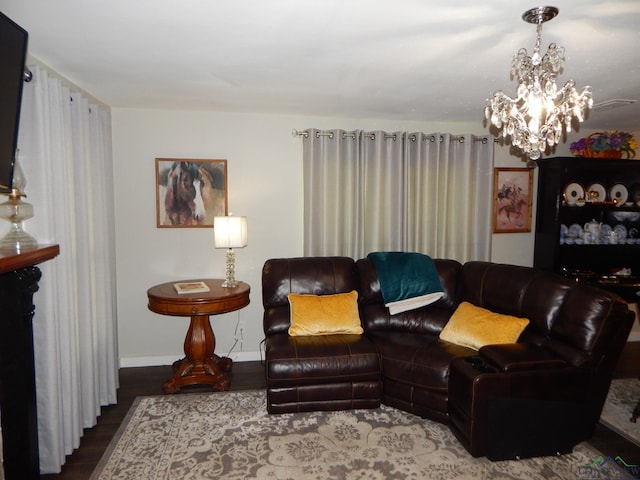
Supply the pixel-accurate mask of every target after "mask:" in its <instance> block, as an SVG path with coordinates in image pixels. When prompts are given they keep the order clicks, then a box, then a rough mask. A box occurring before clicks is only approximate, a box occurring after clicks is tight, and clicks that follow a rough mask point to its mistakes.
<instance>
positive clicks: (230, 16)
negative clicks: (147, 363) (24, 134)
mask: <svg viewBox="0 0 640 480" xmlns="http://www.w3.org/2000/svg"><path fill="white" fill-rule="evenodd" d="M551 4H552V5H554V6H556V7H558V8H559V9H560V14H559V16H558V17H556V18H555V19H554V20H552V21H550V22H548V23H546V24H545V25H544V27H543V31H542V44H543V49H545V50H546V47H547V45H548V44H549V43H551V42H556V43H557V44H559V45H561V46H564V47H565V49H566V64H565V73H564V74H563V75H562V76H561V77H560V81H561V82H562V83H564V81H566V80H568V79H570V78H573V79H574V80H575V81H576V83H577V85H578V86H579V87H580V88H582V87H583V86H585V85H591V86H592V87H593V93H594V100H595V102H596V103H597V102H602V101H607V100H612V99H633V100H638V101H639V102H638V103H636V104H635V105H634V106H630V107H623V108H618V109H614V110H609V111H602V112H598V111H593V112H591V114H590V116H589V119H588V121H587V122H586V123H585V125H584V126H585V127H587V128H594V129H602V128H618V129H624V130H635V131H640V71H639V69H640V48H638V46H639V45H640V1H638V0H617V1H609V2H602V0H554V1H553V2H552V3H551ZM536 6H538V4H536V3H534V2H533V1H522V0H517V1H516V0H486V1H485V2H479V1H478V0H453V1H452V0H450V1H448V2H445V1H442V0H438V1H436V0H314V1H311V0H226V1H224V0H109V1H89V0H56V1H53V0H0V9H1V10H2V11H3V12H4V13H5V14H6V15H8V16H9V17H10V18H12V19H13V20H14V21H16V22H17V23H19V24H20V25H22V26H23V27H24V28H25V29H27V30H28V31H29V34H30V38H29V53H30V54H31V55H32V56H33V57H35V58H37V59H38V60H40V61H41V62H43V63H44V64H46V65H48V66H49V67H51V68H52V69H53V70H55V71H56V72H58V73H60V74H61V75H63V76H65V77H67V78H68V79H69V80H71V81H72V82H74V83H75V84H76V85H78V86H80V87H81V88H83V89H84V90H86V91H87V92H89V93H91V94H92V95H93V96H94V97H96V98H97V99H99V100H100V101H102V102H104V103H106V104H107V105H110V106H112V107H132V108H167V109H198V110H200V109H211V110H222V111H241V112H277V113H288V114H303V115H313V116H325V115H326V116H349V117H363V118H365V117H366V118H387V119H399V120H425V121H442V122H447V121H476V120H477V121H478V122H482V121H483V109H484V104H485V100H486V99H487V98H488V97H489V96H490V95H491V94H492V92H493V91H495V90H498V89H502V90H504V91H505V92H507V93H509V94H511V95H513V94H514V93H515V90H516V85H515V83H513V82H512V81H511V80H510V78H509V67H510V61H511V57H512V56H513V54H514V53H515V52H516V51H517V50H518V49H519V48H521V47H525V48H527V50H529V51H531V50H532V49H533V46H534V44H535V25H531V24H528V23H526V22H524V21H523V20H522V19H521V16H522V13H523V12H524V11H525V10H527V9H529V8H531V7H536Z"/></svg>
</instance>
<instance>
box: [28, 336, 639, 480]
mask: <svg viewBox="0 0 640 480" xmlns="http://www.w3.org/2000/svg"><path fill="white" fill-rule="evenodd" d="M171 372H172V370H171V366H169V365H167V366H162V367H140V368H123V369H121V370H120V388H119V389H118V403H117V405H110V406H107V407H103V408H102V414H101V416H100V418H99V419H98V424H97V425H96V426H95V427H93V428H90V429H86V430H85V431H84V436H83V437H82V441H81V443H80V448H78V449H77V450H75V451H74V452H73V454H72V455H70V456H68V457H67V462H66V463H65V464H64V465H63V467H62V472H61V473H60V474H57V475H41V477H40V478H41V479H43V480H45V479H46V480H87V479H88V478H89V477H90V476H91V473H92V472H93V470H94V468H95V466H96V465H97V463H98V462H99V460H100V458H101V457H102V454H103V453H104V451H105V450H106V448H107V446H108V445H109V442H110V441H111V439H112V438H113V436H114V435H115V433H116V432H117V430H118V428H119V427H120V424H121V423H122V421H123V419H124V417H125V416H126V414H127V412H128V411H129V408H130V407H131V404H132V403H133V401H134V399H135V398H136V397H137V396H143V395H161V394H162V388H161V386H162V383H163V382H164V381H165V380H166V379H167V378H169V376H170V375H171ZM615 376H616V377H618V378H627V377H640V342H631V343H628V344H627V347H626V348H625V350H624V351H623V353H622V356H621V358H620V362H619V363H618V368H617V369H616V373H615ZM264 388H266V384H265V378H264V367H263V366H262V364H261V362H242V363H235V364H234V365H233V370H232V379H231V388H230V390H252V389H264ZM183 391H184V393H189V392H194V391H195V392H201V391H211V389H210V388H209V387H190V388H185V389H183ZM178 395H179V394H178ZM589 443H590V444H591V445H592V446H593V447H595V448H596V449H598V450H599V451H600V452H602V453H604V454H605V455H611V456H612V457H616V456H618V455H620V456H621V457H622V458H624V459H625V460H626V461H627V462H629V463H635V464H640V447H638V446H636V445H634V444H633V443H631V442H628V441H627V440H625V439H624V438H622V437H620V436H619V435H617V434H616V433H615V432H612V431H611V430H609V429H608V428H606V427H604V426H602V425H600V424H598V426H597V427H596V432H595V434H594V436H593V437H592V439H591V440H590V441H589Z"/></svg>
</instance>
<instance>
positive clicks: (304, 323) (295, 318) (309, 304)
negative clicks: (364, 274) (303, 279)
mask: <svg viewBox="0 0 640 480" xmlns="http://www.w3.org/2000/svg"><path fill="white" fill-rule="evenodd" d="M288 298H289V305H290V306H291V325H290V327H289V335H291V336H304V335H333V334H347V333H351V334H358V335H359V334H361V333H363V332H364V330H363V329H362V325H361V324H360V315H359V313H358V292H356V291H355V290H353V291H351V292H349V293H337V294H335V295H301V294H298V293H290V294H289V297H288Z"/></svg>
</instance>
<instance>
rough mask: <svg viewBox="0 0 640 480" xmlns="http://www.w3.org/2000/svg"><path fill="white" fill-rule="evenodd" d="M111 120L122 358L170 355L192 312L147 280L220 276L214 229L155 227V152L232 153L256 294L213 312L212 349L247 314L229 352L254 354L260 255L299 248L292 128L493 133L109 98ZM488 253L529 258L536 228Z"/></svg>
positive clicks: (237, 206)
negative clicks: (155, 298)
mask: <svg viewBox="0 0 640 480" xmlns="http://www.w3.org/2000/svg"><path fill="white" fill-rule="evenodd" d="M112 121H113V152H114V178H115V198H116V205H115V211H116V241H117V245H116V248H117V255H116V256H117V259H116V260H117V282H118V330H119V351H120V358H121V363H122V365H123V366H135V365H154V364H168V363H170V362H171V361H172V360H175V359H177V358H179V357H181V356H182V343H183V340H184V335H185V333H186V330H187V327H188V321H189V320H188V319H187V318H182V317H168V316H163V315H158V314H155V313H152V312H150V311H149V310H148V309H147V297H146V291H147V289H148V288H149V287H151V286H153V285H156V284H158V283H164V282H169V281H173V280H178V279H190V278H199V277H214V278H222V277H224V265H225V256H224V253H225V252H224V251H223V250H216V249H214V248H213V235H212V233H213V232H212V230H210V229H167V228H163V229H158V228H156V220H155V170H154V168H155V163H154V162H155V160H154V159H155V158H156V157H169V158H173V157H175V158H203V159H206V158H209V159H226V160H227V162H228V165H227V169H228V192H229V193H228V200H229V211H230V212H231V213H233V214H235V215H246V216H247V217H248V221H249V245H248V246H247V247H246V248H243V249H237V250H236V278H237V279H239V280H243V281H246V282H247V283H249V284H250V285H251V288H252V292H251V303H250V305H249V306H247V307H246V308H244V309H242V310H240V311H238V312H232V313H228V314H224V315H219V316H214V317H212V319H211V320H212V325H213V328H214V332H215V334H216V341H217V345H216V352H217V353H219V354H225V355H226V354H227V353H228V352H229V351H230V349H231V347H232V345H233V343H234V331H235V326H236V323H237V322H238V321H239V320H240V319H242V320H243V321H244V323H245V324H246V332H245V335H244V341H243V342H242V349H241V348H240V344H239V343H238V344H237V345H236V347H235V349H234V350H233V353H232V358H234V359H236V360H251V359H258V358H259V356H258V352H259V344H260V342H261V340H262V338H263V334H262V308H261V290H260V273H261V269H262V265H263V264H264V262H265V260H267V259H268V258H273V257H291V256H299V255H302V242H303V238H302V229H303V228H302V227H303V218H302V216H303V215H302V212H303V210H302V209H303V192H302V142H301V139H300V138H297V137H294V136H292V134H291V132H292V130H293V129H300V130H302V129H305V128H309V127H316V128H324V129H330V128H343V129H347V130H349V129H356V128H361V129H365V130H377V129H380V130H386V131H398V130H411V131H424V132H451V133H458V134H459V133H475V134H481V135H483V134H486V133H487V130H486V129H485V128H483V126H482V117H481V112H480V114H479V120H478V122H477V123H467V124H462V123H461V124H428V123H417V122H401V121H392V120H375V119H364V120H363V119H346V118H321V117H301V116H287V115H258V114H238V113H216V112H200V111H164V110H139V109H120V108H113V109H112ZM566 153H568V147H567V152H566ZM563 154H564V153H563ZM495 165H496V166H525V165H524V163H523V162H522V161H520V160H519V159H518V158H516V157H513V156H510V155H509V153H508V149H506V148H497V151H496V156H495ZM534 188H535V185H534ZM487 208H491V206H490V205H487ZM534 215H535V212H534ZM534 218H535V216H534ZM492 260H493V261H498V262H505V263H515V264H520V265H531V264H532V262H533V233H531V234H529V233H521V234H500V235H494V236H493V249H492Z"/></svg>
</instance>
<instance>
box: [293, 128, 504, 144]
mask: <svg viewBox="0 0 640 480" xmlns="http://www.w3.org/2000/svg"><path fill="white" fill-rule="evenodd" d="M291 135H292V136H294V137H305V138H307V137H308V136H309V132H308V131H306V130H296V129H293V131H292V132H291ZM333 136H334V133H333V132H316V137H317V138H320V137H329V138H333ZM365 136H366V137H369V138H370V139H371V140H375V139H376V135H375V133H367V134H365ZM342 138H356V134H355V133H349V132H345V133H343V134H342ZM384 138H385V140H390V139H393V140H397V138H398V137H397V134H395V133H393V134H386V135H385V136H384ZM409 139H410V140H411V141H413V142H415V141H416V136H415V135H411V136H409ZM427 140H429V141H431V142H435V141H436V136H435V135H427V136H425V141H427ZM443 140H444V137H443V136H442V135H440V141H441V142H442V141H443ZM450 141H451V142H455V141H457V142H460V143H464V136H463V135H451V139H450ZM474 142H482V143H483V144H486V143H487V138H486V137H484V138H476V139H475V140H474ZM493 142H494V143H498V142H499V139H497V138H494V139H493Z"/></svg>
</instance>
